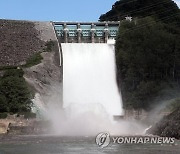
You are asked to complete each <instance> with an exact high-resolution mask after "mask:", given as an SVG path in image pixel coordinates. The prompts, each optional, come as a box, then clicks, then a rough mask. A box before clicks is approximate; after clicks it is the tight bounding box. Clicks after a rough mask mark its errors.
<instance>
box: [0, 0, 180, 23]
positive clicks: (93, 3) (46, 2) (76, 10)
mask: <svg viewBox="0 0 180 154" xmlns="http://www.w3.org/2000/svg"><path fill="white" fill-rule="evenodd" d="M175 1H176V3H177V4H178V5H179V6H180V0H175ZM115 2H116V0H0V19H16V20H33V21H98V19H99V16H100V15H101V14H104V13H106V12H107V11H109V10H110V9H111V7H112V5H113V4H114V3H115Z"/></svg>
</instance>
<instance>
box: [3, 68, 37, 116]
mask: <svg viewBox="0 0 180 154" xmlns="http://www.w3.org/2000/svg"><path fill="white" fill-rule="evenodd" d="M23 74H24V72H23V70H22V69H12V70H7V71H6V72H5V73H4V75H3V76H2V77H1V78H0V102H1V103H0V112H10V113H20V112H30V111H31V105H32V101H31V99H32V97H33V96H32V94H31V92H30V90H29V88H28V85H27V83H26V82H25V79H24V78H23Z"/></svg>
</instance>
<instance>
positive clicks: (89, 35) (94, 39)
mask: <svg viewBox="0 0 180 154" xmlns="http://www.w3.org/2000/svg"><path fill="white" fill-rule="evenodd" d="M53 25H54V28H55V31H56V35H57V37H58V39H59V41H60V43H107V41H108V39H115V38H116V36H117V33H118V29H119V26H120V22H53Z"/></svg>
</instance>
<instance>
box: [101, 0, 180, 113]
mask: <svg viewBox="0 0 180 154" xmlns="http://www.w3.org/2000/svg"><path fill="white" fill-rule="evenodd" d="M126 16H131V17H132V21H129V20H123V19H125V17H126ZM120 19H121V20H123V21H122V22H121V26H120V28H119V35H118V37H117V38H116V62H117V81H118V84H119V87H120V88H121V92H122V97H123V103H124V108H136V109H140V108H143V109H146V110H149V109H151V107H153V106H154V105H157V104H158V102H159V103H160V102H162V101H167V100H171V101H170V102H176V103H175V104H178V103H179V102H178V101H176V99H177V98H178V97H179V91H180V25H179V21H180V10H179V8H178V6H177V5H176V4H175V3H174V2H173V1H172V0H160V1H154V0H143V1H142V0H134V1H130V2H129V1H128V0H120V1H117V2H116V3H115V4H114V5H113V7H112V9H111V10H110V11H109V12H107V13H106V14H104V15H101V17H100V20H101V21H104V20H106V21H111V20H113V21H114V20H120ZM173 98H174V100H173ZM177 106H178V105H174V107H177Z"/></svg>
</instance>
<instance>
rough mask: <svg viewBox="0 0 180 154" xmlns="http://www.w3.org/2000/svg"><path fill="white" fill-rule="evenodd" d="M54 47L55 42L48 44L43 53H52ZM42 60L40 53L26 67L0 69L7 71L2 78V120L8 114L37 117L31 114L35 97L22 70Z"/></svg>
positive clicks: (0, 105) (29, 60)
mask: <svg viewBox="0 0 180 154" xmlns="http://www.w3.org/2000/svg"><path fill="white" fill-rule="evenodd" d="M53 46H54V42H53V41H48V42H46V44H45V48H43V52H51V51H52V50H53ZM42 59H43V57H42V56H41V52H38V53H35V54H33V55H32V56H30V57H29V58H28V59H27V61H26V64H25V65H21V66H18V67H17V66H1V67H0V70H1V71H5V72H4V73H3V76H2V77H0V102H1V103H0V113H1V114H0V119H1V118H6V117H7V115H8V113H11V114H13V113H18V114H22V115H24V117H25V118H26V117H29V118H32V117H35V115H34V114H33V113H31V107H32V100H31V99H32V98H33V97H34V92H33V91H32V90H30V88H29V85H28V84H27V83H26V81H25V79H24V78H23V75H24V71H23V69H21V68H27V67H32V66H34V65H37V64H39V63H41V60H42Z"/></svg>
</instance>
